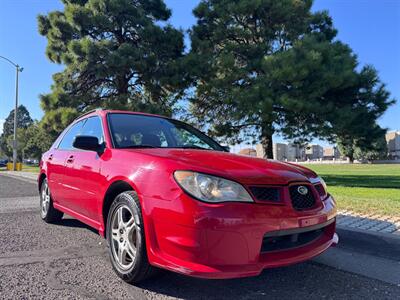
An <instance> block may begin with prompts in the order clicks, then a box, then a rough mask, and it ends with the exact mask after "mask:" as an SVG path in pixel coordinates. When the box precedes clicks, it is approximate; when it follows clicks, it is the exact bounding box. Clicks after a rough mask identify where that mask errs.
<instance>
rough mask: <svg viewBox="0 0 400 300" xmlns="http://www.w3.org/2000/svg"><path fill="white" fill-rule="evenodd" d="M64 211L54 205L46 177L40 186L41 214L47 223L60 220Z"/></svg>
mask: <svg viewBox="0 0 400 300" xmlns="http://www.w3.org/2000/svg"><path fill="white" fill-rule="evenodd" d="M63 215H64V214H63V213H62V212H61V211H59V210H57V209H55V208H54V206H53V199H52V198H51V194H50V188H49V184H48V182H47V179H46V178H45V179H44V180H43V182H42V186H41V187H40V216H41V218H42V220H44V221H45V222H46V223H54V222H58V221H60V220H61V219H62V217H63Z"/></svg>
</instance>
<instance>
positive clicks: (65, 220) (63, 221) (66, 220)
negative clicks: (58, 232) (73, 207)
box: [53, 217, 99, 235]
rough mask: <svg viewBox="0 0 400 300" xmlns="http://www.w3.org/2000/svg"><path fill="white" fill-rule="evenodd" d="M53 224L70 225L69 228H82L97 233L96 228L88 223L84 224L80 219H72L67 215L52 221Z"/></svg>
mask: <svg viewBox="0 0 400 300" xmlns="http://www.w3.org/2000/svg"><path fill="white" fill-rule="evenodd" d="M53 225H56V226H62V227H71V228H84V229H88V230H89V231H91V232H93V233H95V234H97V235H99V232H98V230H96V229H94V228H93V227H90V226H89V225H86V224H85V223H82V222H81V221H78V220H76V219H72V218H69V217H67V218H66V217H64V218H62V219H61V220H60V221H58V222H55V223H53Z"/></svg>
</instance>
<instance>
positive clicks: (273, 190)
mask: <svg viewBox="0 0 400 300" xmlns="http://www.w3.org/2000/svg"><path fill="white" fill-rule="evenodd" d="M250 191H251V193H252V194H253V196H254V197H255V198H256V199H257V200H260V201H271V202H280V200H281V193H280V188H277V187H259V186H251V187H250Z"/></svg>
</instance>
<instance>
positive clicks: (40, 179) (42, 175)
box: [38, 173, 47, 192]
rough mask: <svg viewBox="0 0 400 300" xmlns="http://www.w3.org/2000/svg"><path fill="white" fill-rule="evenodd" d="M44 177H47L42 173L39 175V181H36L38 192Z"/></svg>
mask: <svg viewBox="0 0 400 300" xmlns="http://www.w3.org/2000/svg"><path fill="white" fill-rule="evenodd" d="M46 177H47V176H46V174H45V173H42V174H40V176H39V181H38V189H39V192H40V189H41V188H42V183H43V180H44V179H45V178H46Z"/></svg>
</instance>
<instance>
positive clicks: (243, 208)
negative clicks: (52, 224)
mask: <svg viewBox="0 0 400 300" xmlns="http://www.w3.org/2000/svg"><path fill="white" fill-rule="evenodd" d="M109 113H131V112H121V111H107V110H101V111H96V112H93V113H90V114H88V115H85V116H83V117H81V118H80V119H77V120H76V121H74V123H76V122H78V121H79V120H82V119H85V118H88V117H92V116H95V115H97V116H99V117H100V118H101V121H102V125H103V129H104V132H103V133H104V139H105V143H106V148H105V150H104V153H102V154H101V155H98V154H97V153H96V152H93V151H80V150H77V149H73V150H59V149H57V148H56V147H55V146H56V145H57V144H58V142H59V141H60V139H61V137H62V135H61V136H60V138H59V139H58V140H57V141H56V142H55V143H54V145H55V146H53V147H52V148H51V149H50V150H49V151H48V152H46V153H45V154H44V155H43V158H42V162H41V170H40V175H39V184H40V182H41V181H42V179H43V178H44V176H46V177H47V179H48V182H49V187H50V189H51V191H52V197H53V201H54V207H55V208H56V209H58V210H61V211H63V212H65V213H66V214H68V215H71V216H73V217H75V218H77V219H79V220H80V221H82V222H84V223H86V224H88V225H90V226H92V227H93V228H95V229H97V230H98V231H99V233H100V234H101V235H102V236H104V233H105V230H106V229H105V224H106V222H105V218H106V217H107V216H106V214H105V213H104V205H105V201H104V199H105V197H106V193H107V191H108V190H109V189H110V187H112V185H113V184H115V183H116V182H120V181H123V182H125V183H126V184H128V185H129V186H130V187H131V188H132V189H134V190H135V191H136V192H137V194H138V196H139V199H140V203H141V206H142V214H143V223H144V227H145V233H146V245H147V253H148V259H149V262H150V263H151V264H152V265H154V266H158V267H161V268H165V269H169V270H172V271H175V272H179V273H183V274H187V275H191V276H197V277H203V278H235V277H244V276H252V275H257V274H259V273H260V272H261V271H262V270H263V269H265V268H271V267H279V266H285V265H289V264H293V263H298V262H301V261H304V260H307V259H310V258H312V257H314V256H316V255H318V254H320V253H322V252H323V251H325V250H326V249H327V248H329V247H330V246H331V245H335V244H336V243H337V241H338V238H337V235H336V233H335V215H336V208H335V201H334V200H333V198H332V197H331V196H330V195H329V194H327V193H326V192H325V193H323V195H320V194H318V191H317V190H316V189H315V187H314V185H313V183H311V182H310V180H311V181H313V180H314V179H315V178H317V175H316V174H315V173H314V172H313V171H311V170H309V169H307V168H305V167H302V166H298V165H292V164H286V163H282V162H277V161H273V160H266V159H259V158H253V157H249V156H241V155H235V154H231V153H226V152H221V151H204V150H196V149H162V148H154V149H117V148H113V146H112V145H113V144H112V141H111V136H110V132H109V128H108V119H107V114H109ZM176 170H191V171H196V172H201V173H206V174H211V175H215V176H220V177H224V178H227V179H230V180H232V181H235V182H238V183H240V184H242V185H243V186H244V187H245V188H246V189H247V190H249V187H250V186H266V187H268V186H272V187H277V188H279V189H280V191H281V199H282V201H281V202H280V203H272V202H268V201H259V200H257V199H254V203H234V202H226V203H218V204H212V203H205V202H201V201H198V200H196V199H194V198H192V197H191V196H189V195H188V194H187V193H186V192H184V191H183V190H182V188H181V187H180V186H179V185H178V184H177V182H176V181H175V179H174V176H173V174H174V171H176ZM293 184H304V185H307V186H308V187H310V189H311V190H312V193H313V195H314V197H316V199H317V200H316V204H315V206H314V207H312V208H311V209H308V210H304V211H297V210H295V209H294V208H293V207H292V205H291V196H290V194H289V187H290V186H291V185H293ZM253 197H254V196H253ZM318 224H325V225H326V226H324V227H323V228H322V229H321V230H322V233H321V234H320V235H319V237H318V238H316V239H313V240H311V241H310V242H308V243H305V244H303V245H301V246H299V247H294V248H288V249H284V250H275V251H268V252H262V251H261V247H262V244H263V238H265V237H266V236H268V234H272V235H274V233H279V232H283V233H285V232H287V233H290V232H292V231H293V230H294V231H295V232H298V231H300V232H301V231H303V230H307V229H308V228H313V227H314V226H316V225H317V226H318Z"/></svg>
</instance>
